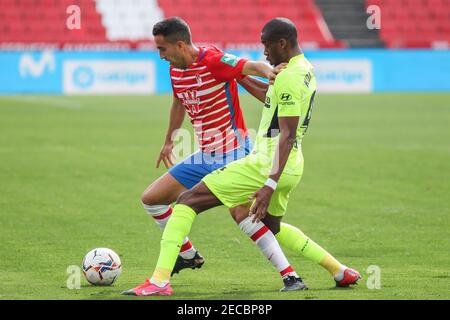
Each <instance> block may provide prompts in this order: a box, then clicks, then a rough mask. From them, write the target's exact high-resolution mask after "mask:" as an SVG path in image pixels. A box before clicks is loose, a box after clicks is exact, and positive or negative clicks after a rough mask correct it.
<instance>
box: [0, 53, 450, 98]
mask: <svg viewBox="0 0 450 320" xmlns="http://www.w3.org/2000/svg"><path fill="white" fill-rule="evenodd" d="M230 53H233V54H236V55H238V56H241V57H245V58H249V59H253V60H265V57H264V55H263V54H262V51H255V50H253V51H250V50H248V51H230ZM305 54H306V56H307V58H308V59H309V60H310V61H311V62H312V64H313V65H314V68H315V72H316V77H317V81H318V90H320V91H321V92H339V93H341V92H342V93H345V92H415V91H418V92H447V91H450V51H449V50H442V51H432V50H383V49H370V50H369V49H361V50H359V49H358V50H323V51H308V52H306V53H305ZM0 66H1V68H0V94H164V93H170V92H171V85H170V77H169V65H168V63H167V62H166V61H163V60H161V59H159V54H158V52H155V51H147V52H144V51H139V52H121V51H116V52H110V51H108V52H68V51H67V52H60V51H41V52H0Z"/></svg>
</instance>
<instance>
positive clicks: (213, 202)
mask: <svg viewBox="0 0 450 320" xmlns="http://www.w3.org/2000/svg"><path fill="white" fill-rule="evenodd" d="M177 204H183V205H186V206H188V207H190V208H191V209H192V210H194V211H195V212H196V213H197V214H198V213H201V212H203V211H206V210H208V209H211V208H214V207H217V206H220V205H222V202H221V201H220V200H219V199H218V198H217V197H216V196H215V195H214V194H213V193H212V192H211V191H210V190H209V189H208V187H207V186H206V185H205V184H204V183H203V182H202V181H201V182H199V183H198V184H196V185H195V186H194V187H193V188H191V189H189V190H187V191H185V192H183V193H182V194H181V195H180V196H179V197H178V199H177Z"/></svg>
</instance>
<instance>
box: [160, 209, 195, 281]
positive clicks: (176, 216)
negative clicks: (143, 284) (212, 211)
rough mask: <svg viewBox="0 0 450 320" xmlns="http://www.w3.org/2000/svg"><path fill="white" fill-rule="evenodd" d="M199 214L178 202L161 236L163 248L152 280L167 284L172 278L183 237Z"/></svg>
mask: <svg viewBox="0 0 450 320" xmlns="http://www.w3.org/2000/svg"><path fill="white" fill-rule="evenodd" d="M196 216H197V214H196V213H195V211H194V210H192V209H191V208H190V207H188V206H185V205H183V204H177V205H175V206H174V207H173V212H172V216H171V217H170V219H169V221H168V222H167V225H166V227H165V228H164V232H163V235H162V238H161V250H160V252H159V258H158V262H157V263H156V268H155V271H154V273H153V276H152V279H151V280H152V282H153V283H155V284H157V285H165V283H167V282H168V281H169V280H170V274H171V273H172V270H173V267H174V266H175V262H176V261H177V257H178V254H179V253H180V248H181V245H182V243H183V239H184V238H185V237H186V236H187V235H188V234H189V231H190V230H191V226H192V224H193V222H194V220H195V217H196Z"/></svg>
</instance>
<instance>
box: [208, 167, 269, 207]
mask: <svg viewBox="0 0 450 320" xmlns="http://www.w3.org/2000/svg"><path fill="white" fill-rule="evenodd" d="M244 159H245V158H244ZM244 159H241V160H237V161H234V162H232V163H230V164H228V165H226V166H225V167H223V168H221V169H219V170H216V171H214V172H212V173H211V174H208V175H207V176H206V177H204V178H203V180H202V181H203V182H204V183H205V185H206V186H207V187H208V189H209V190H211V192H212V193H213V194H214V195H215V196H216V197H217V198H218V199H219V200H220V201H221V202H222V203H223V204H224V205H225V206H226V207H228V208H234V207H237V206H239V205H248V204H249V203H250V202H251V196H252V195H253V193H254V192H255V191H256V190H258V189H259V188H261V187H262V186H263V185H264V182H265V180H266V179H267V177H265V176H264V175H262V174H261V173H260V171H259V170H258V168H256V167H255V166H253V165H251V164H248V163H247V162H246V161H245V160H244Z"/></svg>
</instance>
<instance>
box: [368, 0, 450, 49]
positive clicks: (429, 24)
mask: <svg viewBox="0 0 450 320" xmlns="http://www.w3.org/2000/svg"><path fill="white" fill-rule="evenodd" d="M370 5H377V6H379V7H380V8H381V15H382V19H381V30H380V37H381V39H382V40H383V41H384V42H385V44H386V47H388V48H448V47H449V46H450V0H366V6H370Z"/></svg>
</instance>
